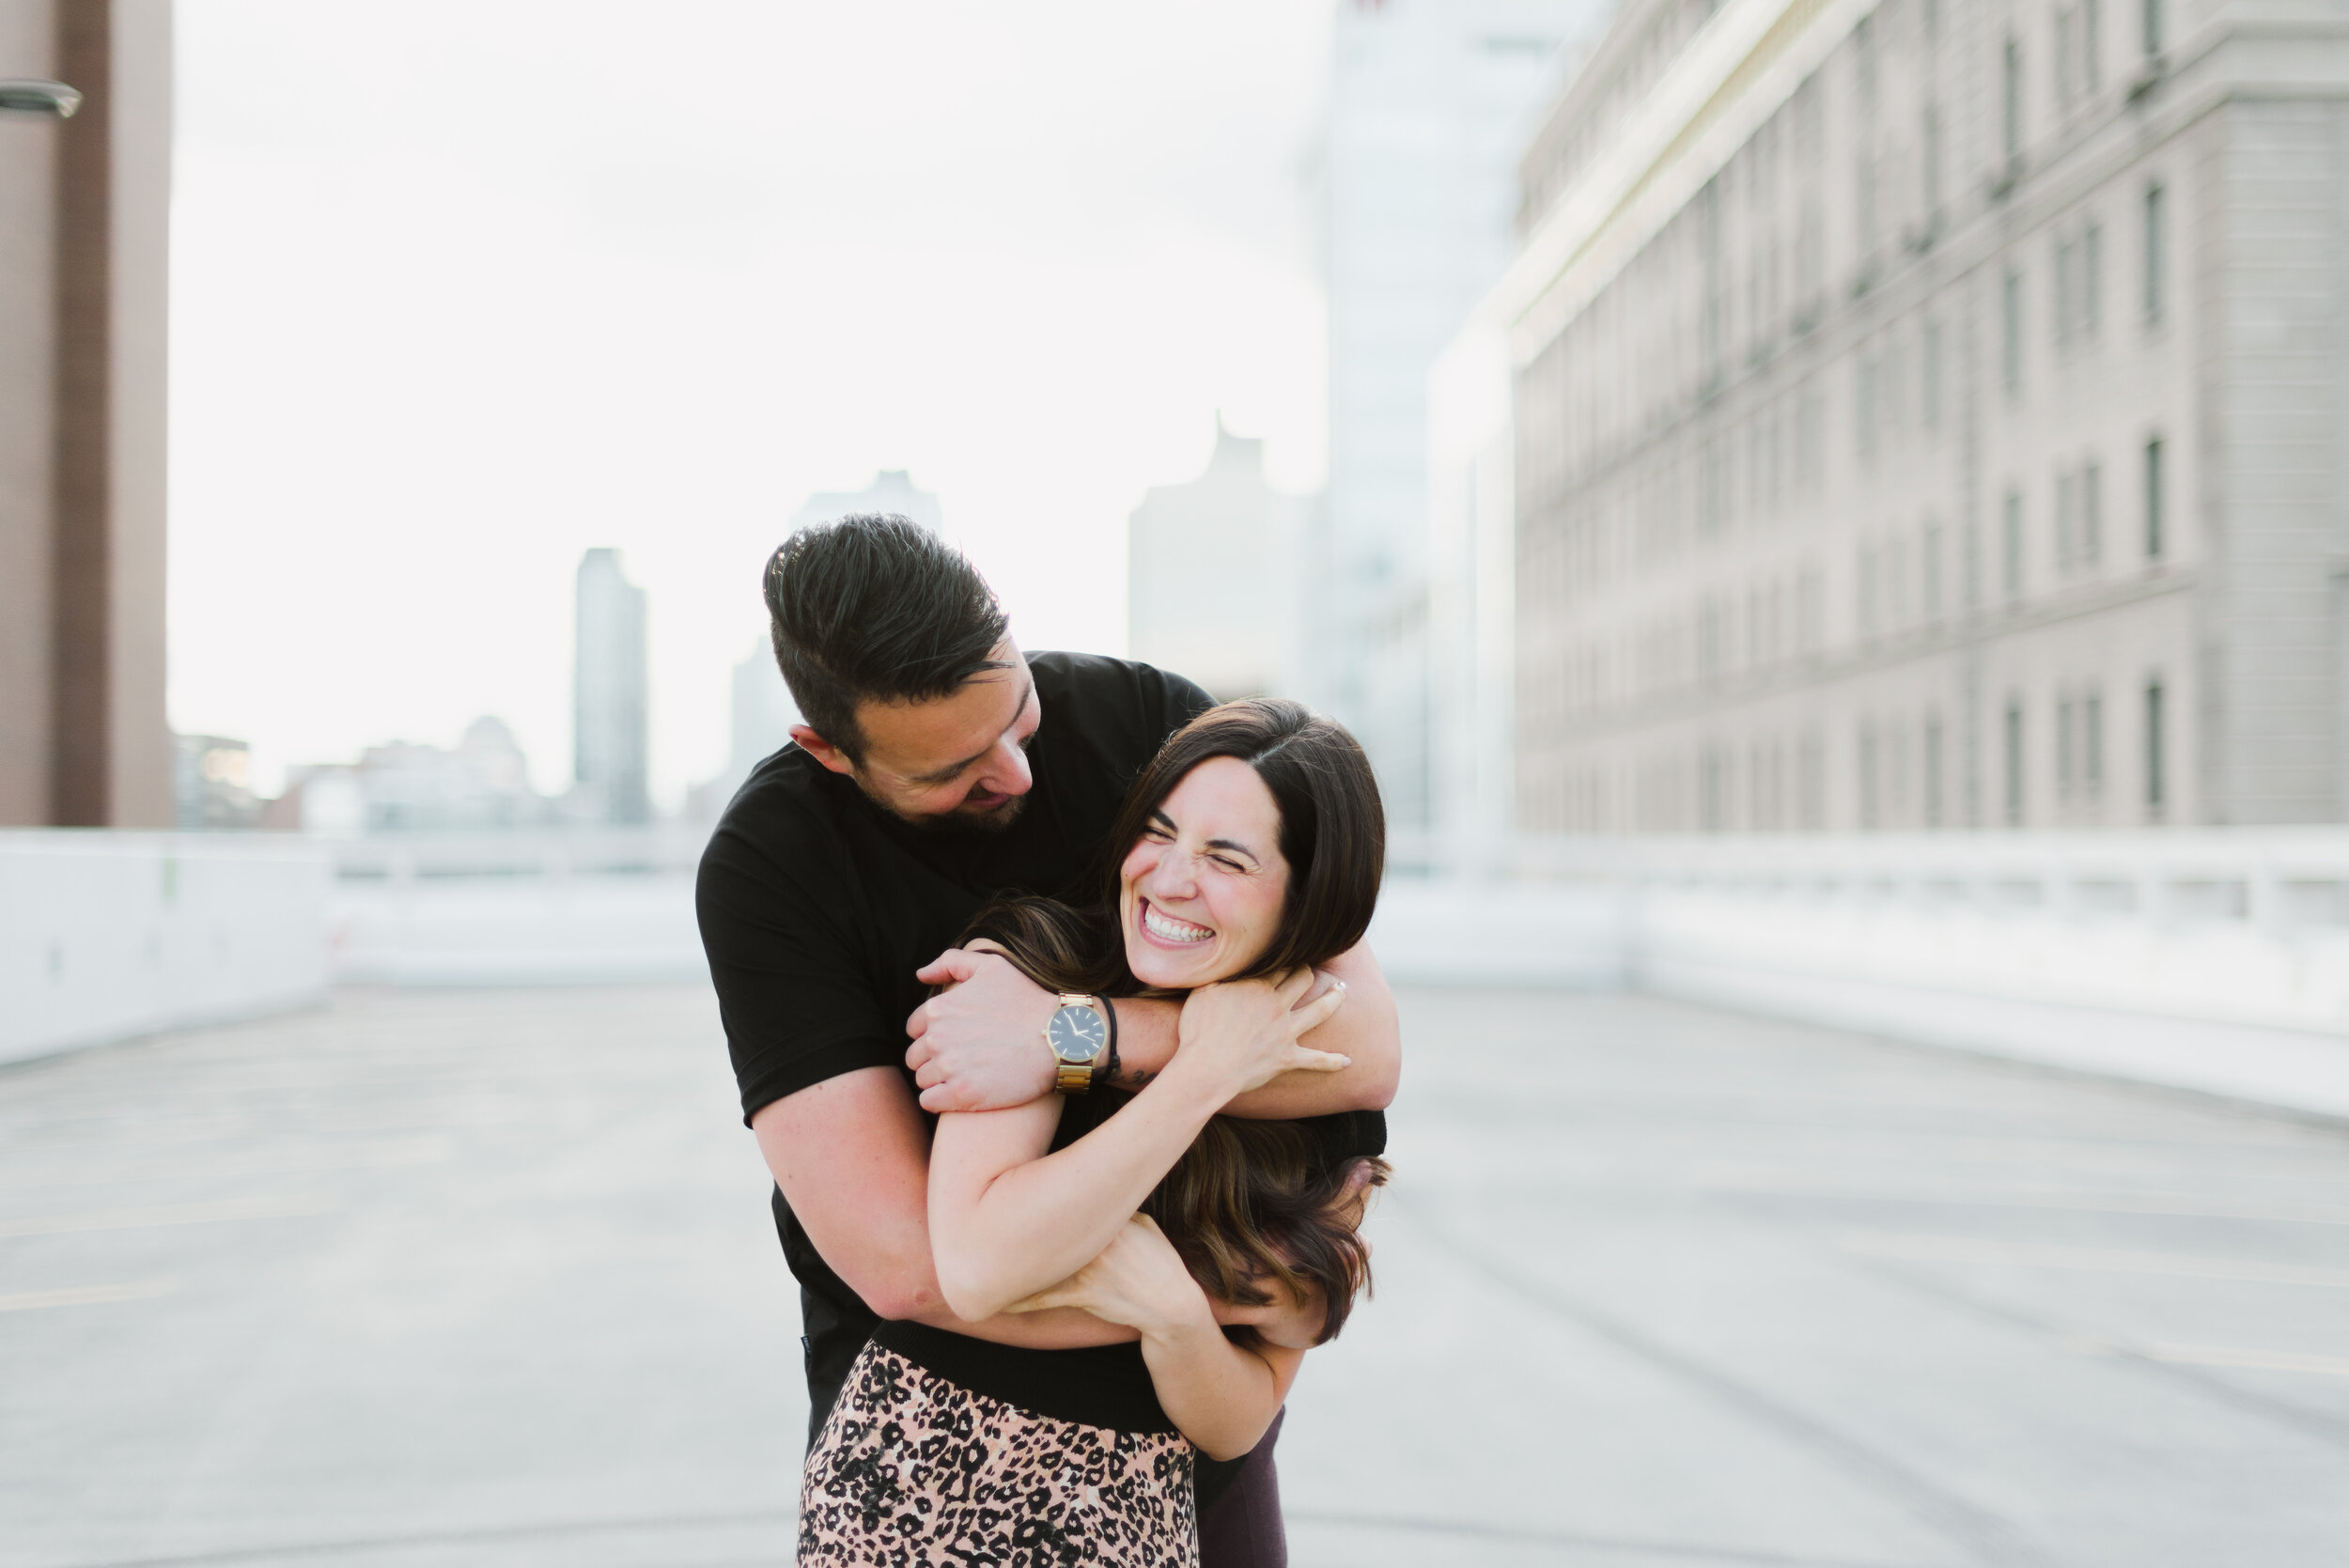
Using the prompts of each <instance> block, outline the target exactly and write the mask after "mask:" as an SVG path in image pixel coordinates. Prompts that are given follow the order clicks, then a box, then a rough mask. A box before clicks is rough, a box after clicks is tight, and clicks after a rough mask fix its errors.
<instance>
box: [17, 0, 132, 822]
mask: <svg viewBox="0 0 2349 1568" xmlns="http://www.w3.org/2000/svg"><path fill="white" fill-rule="evenodd" d="M171 23H172V8H171V5H170V0H14V3H12V4H9V5H7V6H0V78H9V79H12V80H21V79H27V78H29V79H36V80H37V81H38V80H47V81H51V82H55V83H60V84H62V85H64V86H66V87H68V88H70V89H73V93H72V94H49V95H45V94H44V93H43V92H41V91H40V90H39V89H38V88H34V89H32V90H25V89H19V90H17V91H14V92H11V93H10V94H9V95H8V102H7V104H6V106H0V824H20V825H40V824H44V823H54V824H58V825H62V826H73V827H150V828H163V827H169V826H170V825H171V822H172V819H173V815H174V805H173V755H174V753H173V742H172V737H171V730H170V727H169V725H168V724H167V722H165V720H164V716H163V459H164V442H163V415H164V352H165V343H164V338H165V331H164V327H165V318H166V314H167V304H168V294H169V289H168V282H167V272H168V266H169V260H170V256H169V250H170V217H171V93H172V66H171ZM75 95H78V102H79V107H78V110H77V111H76V112H75V113H74V114H73V115H72V116H71V117H70V118H65V117H61V116H59V115H58V114H57V113H56V112H55V110H56V109H60V108H66V107H70V106H72V104H73V102H74V101H75Z"/></svg>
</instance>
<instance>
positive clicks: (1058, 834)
mask: <svg viewBox="0 0 2349 1568" xmlns="http://www.w3.org/2000/svg"><path fill="white" fill-rule="evenodd" d="M1028 665H1029V668H1030V669H1031V670H1033V671H1034V675H1035V687H1036V696H1037V698H1038V700H1039V702H1040V704H1041V706H1042V708H1043V718H1042V722H1041V723H1040V725H1039V726H1038V728H1037V730H1036V733H1035V737H1034V741H1033V742H1032V743H1031V744H1030V746H1029V749H1028V760H1029V765H1030V767H1031V768H1033V769H1034V774H1035V783H1034V788H1033V789H1031V790H1030V792H1029V794H1028V799H1027V804H1026V806H1025V807H1024V808H1023V809H1022V811H1021V812H1020V815H1019V818H1018V819H1017V820H1016V821H1015V822H1014V823H1013V825H1012V826H1011V827H1010V828H1009V829H1008V830H1006V831H1002V832H995V833H988V832H973V831H926V830H923V829H918V828H915V827H912V826H910V824H908V823H905V822H903V821H900V820H899V819H898V818H896V817H894V816H892V815H889V814H888V813H886V812H884V811H882V810H881V809H880V808H879V807H878V806H876V805H874V804H873V803H872V802H871V801H870V800H867V799H865V797H864V795H863V792H862V791H861V790H859V789H858V788H857V786H856V785H855V784H854V783H852V782H851V781H849V780H848V779H846V778H844V777H842V776H841V775H839V774H837V773H834V772H832V771H831V770H830V769H828V768H823V767H822V766H820V765H819V764H818V763H817V761H816V759H815V758H813V757H811V756H809V755H808V754H807V753H804V752H802V751H801V750H800V748H799V747H798V746H796V745H792V746H786V747H785V748H784V749H783V750H782V751H780V752H777V753H775V754H774V755H772V756H770V757H769V758H767V760H766V761H764V762H762V763H760V764H759V765H758V767H757V768H755V769H754V770H753V772H752V774H751V776H750V779H749V782H747V783H746V784H743V786H742V787H741V789H740V790H739V791H738V792H737V793H736V795H735V797H734V800H733V801H732V802H731V803H730V804H729V805H728V806H727V807H726V811H725V815H724V816H723V818H722V819H721V820H720V822H719V824H718V829H717V831H716V832H715V833H714V834H713V835H711V838H710V841H709V846H708V848H707V849H706V850H704V851H703V853H702V862H701V876H700V881H699V885H698V887H697V888H696V891H695V902H696V906H697V908H698V910H699V913H700V918H701V933H702V945H703V947H704V948H705V949H706V950H707V952H708V956H709V973H710V979H711V981H712V982H713V983H714V984H715V986H716V987H717V991H718V1009H719V1014H720V1017H722V1018H723V1021H724V1024H725V1031H726V1047H727V1049H728V1050H729V1051H730V1052H731V1053H732V1055H733V1058H734V1075H735V1080H736V1082H737V1084H738V1085H739V1088H740V1090H741V1095H742V1114H743V1119H744V1120H745V1121H748V1120H749V1119H750V1117H751V1116H753V1115H754V1114H755V1113H756V1112H757V1111H758V1110H760V1108H762V1107H764V1106H766V1105H768V1104H770V1103H771V1102H772V1101H775V1100H779V1099H781V1098H783V1097H784V1096H785V1095H786V1094H795V1093H797V1092H798V1091H800V1090H801V1089H804V1088H807V1087H808V1086H809V1085H810V1084H814V1083H820V1082H822V1081H823V1080H824V1079H829V1078H834V1077H837V1076H838V1075H840V1074H842V1073H850V1072H855V1071H857V1070H858V1069H860V1068H863V1067H895V1068H897V1069H898V1070H900V1071H904V1069H905V1053H906V1047H907V1043H908V1042H907V1039H906V1031H905V1025H906V1018H907V1017H908V1016H909V1015H910V1014H911V1013H912V1012H913V1010H914V1009H915V1008H916V1007H919V1006H920V1005H921V1004H922V1001H923V1000H924V997H925V993H926V988H925V987H924V986H922V984H921V983H920V982H919V981H917V980H915V979H914V977H913V971H914V970H917V969H919V968H921V967H922V966H923V965H924V964H926V963H928V962H929V961H930V960H931V959H933V958H935V957H937V956H938V955H939V954H940V953H941V952H943V951H944V950H945V949H946V948H948V947H949V946H951V945H953V943H954V940H955V939H956V938H957V936H959V935H960V934H961V932H962V930H963V928H964V926H965V925H967V924H969V922H970V919H971V917H972V915H973V914H975V913H977V912H978V909H979V907H980V906H981V905H983V904H984V903H986V902H987V900H988V898H990V897H992V896H993V895H994V894H996V893H1002V892H1006V891H1015V890H1016V891H1020V892H1026V893H1042V894H1046V895H1048V896H1051V897H1056V898H1063V899H1067V900H1069V901H1071V902H1075V903H1087V902H1090V901H1092V900H1093V898H1094V897H1096V896H1097V893H1098V892H1099V890H1100V888H1101V885H1102V883H1101V880H1100V878H1101V877H1103V876H1105V874H1106V870H1107V868H1106V866H1105V865H1104V864H1103V863H1102V860H1101V856H1102V855H1103V853H1104V852H1105V851H1106V850H1107V848H1108V845H1107V844H1106V842H1105V841H1106V840H1107V838H1108V836H1109V831H1110V828H1111V826H1112V823H1113V822H1114V820H1115V818H1116V815H1117V809H1118V807H1119V806H1121V805H1122V804H1124V803H1125V799H1126V793H1127V790H1128V788H1129V787H1130V786H1131V785H1132V784H1133V781H1134V779H1135V778H1136V776H1137V775H1139V774H1140V773H1141V771H1142V769H1143V766H1144V765H1145V764H1147V763H1148V762H1149V760H1150V758H1151V757H1152V756H1154V755H1156V754H1157V753H1158V750H1159V746H1160V745H1162V744H1163V743H1164V742H1165V740H1166V737H1168V736H1170V735H1172V734H1174V733H1175V731H1176V730H1178V729H1180V728H1181V727H1182V726H1183V725H1184V724H1186V723H1188V722H1190V720H1191V719H1192V718H1194V717H1196V716H1197V715H1198V714H1200V713H1202V712H1204V711H1206V708H1207V707H1208V706H1210V702H1209V699H1208V697H1207V694H1206V692H1204V691H1201V690H1200V689H1199V688H1198V687H1196V686H1194V685H1192V684H1191V683H1190V681H1187V680H1185V679H1183V678H1182V677H1181V676H1180V675H1169V674H1166V673H1165V672H1162V671H1159V670H1156V669H1153V668H1151V667H1150V666H1149V665H1147V664H1137V663H1132V662H1129V661H1128V660H1118V659H1106V658H1101V657H1098V656H1096V655H1091V654H1070V653H1039V654H1033V655H1031V656H1030V657H1029V660H1028ZM907 1081H908V1084H909V1086H910V1084H911V1081H912V1075H911V1074H910V1073H909V1074H907ZM1072 1120H1073V1119H1072ZM1323 1120H1326V1121H1328V1122H1330V1126H1331V1128H1332V1129H1333V1130H1332V1131H1325V1132H1323V1137H1324V1141H1325V1142H1327V1143H1330V1144H1331V1145H1332V1147H1333V1150H1334V1148H1336V1147H1337V1146H1339V1145H1348V1146H1357V1145H1358V1147H1351V1148H1350V1152H1360V1153H1365V1154H1377V1153H1378V1152H1379V1148H1380V1146H1383V1144H1384V1142H1385V1132H1386V1128H1385V1122H1384V1118H1382V1117H1379V1116H1377V1115H1376V1114H1370V1115H1357V1116H1347V1117H1341V1118H1328V1119H1323ZM1334 1129H1342V1130H1334ZM1316 1130H1317V1131H1322V1129H1320V1128H1316ZM774 1206H775V1221H776V1228H777V1230H778V1232H779V1233H780V1234H781V1236H782V1239H783V1249H784V1255H785V1258H786V1261H787V1262H788V1263H789V1265H790V1267H791V1272H792V1273H793V1274H794V1275H796V1276H797V1277H798V1279H799V1281H800V1283H801V1287H802V1310H803V1314H804V1317H805V1322H806V1327H807V1341H808V1343H807V1349H808V1374H809V1382H810V1385H811V1387H810V1393H811V1395H812V1396H814V1405H815V1408H814V1412H813V1414H814V1417H815V1419H816V1420H817V1421H821V1420H822V1418H823V1416H824V1414H825V1412H826V1411H827V1410H828V1409H829V1408H830V1405H831V1402H832V1393H833V1391H834V1390H836V1389H837V1387H838V1380H839V1376H840V1375H841V1374H843V1373H845V1372H846V1370H847V1367H848V1362H849V1361H850V1360H851V1359H853V1358H854V1357H855V1355H856V1352H857V1351H858V1349H859V1348H861V1347H862V1346H863V1343H864V1341H865V1339H866V1337H867V1336H868V1335H869V1334H870V1333H871V1332H872V1329H873V1327H874V1325H875V1324H876V1323H877V1322H879V1319H878V1318H877V1317H875V1315H874V1314H873V1312H871V1311H869V1310H868V1309H867V1308H866V1307H865V1305H864V1303H863V1300H861V1299H860V1298H859V1297H858V1296H857V1295H856V1293H855V1292H853V1291H852V1290H850V1289H849V1288H848V1284H847V1283H846V1282H845V1281H842V1280H841V1278H840V1277H839V1275H837V1274H835V1273H834V1272H833V1271H832V1268H831V1266H830V1265H827V1264H826V1263H825V1262H824V1260H823V1259H822V1258H820V1257H818V1256H817V1252H816V1249H815V1248H814V1247H813V1246H812V1245H810V1244H809V1242H808V1239H807V1234H806V1232H805V1231H804V1230H803V1229H801V1226H800V1224H799V1221H798V1219H797V1217H795V1216H794V1215H793V1214H792V1213H791V1210H790V1207H789V1205H788V1204H786V1203H785V1202H784V1199H783V1194H782V1193H781V1192H780V1191H778V1192H776V1193H775V1195H774ZM1129 1353H1130V1347H1129ZM1046 1354H1059V1353H1046Z"/></svg>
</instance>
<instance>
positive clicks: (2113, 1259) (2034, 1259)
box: [1835, 1231, 2349, 1290]
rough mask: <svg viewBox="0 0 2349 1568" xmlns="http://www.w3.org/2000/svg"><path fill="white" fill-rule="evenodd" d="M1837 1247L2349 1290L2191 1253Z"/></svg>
mask: <svg viewBox="0 0 2349 1568" xmlns="http://www.w3.org/2000/svg"><path fill="white" fill-rule="evenodd" d="M1835 1244H1836V1245H1837V1246H1839V1247H1841V1248H1843V1250H1845V1251H1847V1252H1859V1253H1863V1254H1865V1255H1867V1256H1869V1257H1876V1258H1902V1259H1906V1260H1911V1261H1914V1262H1918V1263H1973V1264H1993V1265H2001V1266H2009V1267H2020V1268H2066V1269H2077V1270H2081V1271H2083V1272H2088V1273H2096V1274H2164V1275H2170V1276H2173V1277H2175V1278H2179V1279H2188V1280H2237V1281H2247V1282H2249V1283H2252V1284H2265V1285H2317V1286H2322V1287H2325V1288H2327V1289H2332V1290H2349V1268H2310V1267H2307V1266H2304V1265H2297V1264H2277V1263H2263V1262H2261V1261H2259V1260H2257V1259H2253V1258H2214V1257H2208V1256H2203V1255H2200V1254H2196V1253H2189V1252H2134V1251H2117V1250H2100V1249H2094V1248H2086V1247H2059V1246H2048V1245H2045V1244H2041V1243H2035V1242H2013V1241H1971V1240H1968V1239H1966V1238H1965V1237H1962V1236H1936V1235H1911V1234H1897V1233H1894V1234H1886V1233H1880V1232H1866V1231H1859V1232H1850V1233H1846V1234H1843V1235H1840V1236H1837V1237H1836V1238H1835Z"/></svg>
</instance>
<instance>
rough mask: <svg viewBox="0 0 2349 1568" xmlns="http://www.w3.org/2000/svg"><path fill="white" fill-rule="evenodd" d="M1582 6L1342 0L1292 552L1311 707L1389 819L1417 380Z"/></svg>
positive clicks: (1410, 765) (1472, 279)
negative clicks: (1301, 530)
mask: <svg viewBox="0 0 2349 1568" xmlns="http://www.w3.org/2000/svg"><path fill="white" fill-rule="evenodd" d="M1599 10H1600V6H1599V4H1598V0H1343V3H1342V4H1340V6H1339V7H1338V11H1337V16H1336V22H1335V31H1334V49H1335V54H1334V58H1333V62H1332V71H1331V79H1330V109H1329V124H1328V129H1327V136H1326V147H1325V153H1324V159H1325V162H1324V167H1323V179H1324V188H1323V191H1322V207H1323V210H1322V221H1323V225H1324V232H1323V242H1324V261H1325V266H1326V270H1327V286H1328V295H1329V309H1330V483H1329V493H1328V499H1327V503H1326V505H1325V508H1324V512H1323V521H1322V523H1321V524H1320V526H1318V527H1317V528H1316V530H1315V536H1314V537H1313V539H1312V540H1311V542H1310V545H1309V549H1308V553H1307V565H1306V575H1307V577H1308V579H1309V580H1310V581H1312V582H1314V584H1315V589H1316V593H1315V596H1314V597H1313V599H1312V601H1311V602H1312V604H1313V605H1314V606H1315V621H1314V623H1313V624H1312V625H1311V627H1310V628H1309V632H1308V637H1307V644H1308V648H1309V651H1310V653H1311V654H1312V656H1313V658H1312V663H1311V666H1310V667H1309V668H1308V669H1307V670H1306V672H1305V679H1306V685H1307V690H1308V691H1309V693H1310V695H1311V696H1312V697H1313V699H1314V700H1315V702H1317V703H1318V704H1320V705H1321V706H1325V707H1327V708H1329V709H1330V711H1332V712H1334V713H1336V714H1337V715H1338V716H1340V717H1341V718H1343V719H1345V720H1346V722H1348V723H1349V724H1351V725H1352V726H1353V727H1354V729H1355V731H1356V733H1357V734H1358V735H1359V736H1360V737H1361V740H1362V742H1363V744H1364V745H1365V746H1366V747H1367V748H1368V749H1369V751H1370V753H1371V756H1372V758H1373V760H1374V761H1375V762H1376V763H1377V766H1378V769H1379V775H1380V779H1381V782H1382V784H1384V787H1385V790H1386V794H1387V804H1388V810H1389V812H1390V814H1391V815H1392V816H1393V818H1394V819H1395V820H1396V821H1397V822H1399V823H1407V824H1408V823H1418V822H1423V821H1424V820H1425V819H1426V817H1427V815H1428V807H1427V802H1428V793H1429V786H1428V749H1429V748H1428V712H1427V708H1428V685H1427V675H1426V670H1425V661H1426V614H1427V603H1426V561H1425V555H1424V550H1423V543H1422V541H1423V538H1424V534H1425V519H1426V513H1427V499H1428V497H1427V378H1428V372H1429V369H1430V367H1431V365H1433V363H1434V361H1435V358H1436V355H1437V353H1438V352H1439V350H1440V349H1442V348H1443V346H1444V344H1445V343H1446V342H1447V341H1448V340H1449V339H1450V338H1451V336H1452V334H1454V333H1455V331H1456V330H1457V329H1458V327H1459V325H1460V322H1461V320H1462V319H1463V318H1465V317H1466V316H1467V315H1468V313H1469V310H1470V307H1471V306H1472V305H1473V304H1474V303H1476V301H1477V299H1478V297H1479V296H1480V295H1482V294H1483V293H1484V292H1485V290H1486V288H1487V287H1490V285H1491V284H1492V282H1493V280H1494V279H1495V278H1496V277H1498V276H1499V275H1500V273H1501V269H1502V268H1503V267H1504V266H1505V265H1506V264H1507V262H1508V260H1509V256H1510V254H1511V249H1512V246H1511V219H1512V216H1513V215H1514V213H1515V211H1516V209H1517V182H1516V174H1515V169H1516V159H1517V150H1518V148H1519V147H1521V146H1522V145H1523V140H1524V132H1525V121H1526V120H1527V118H1528V116H1530V115H1532V113H1533V112H1534V111H1535V110H1536V109H1537V108H1538V107H1539V105H1540V103H1541V101H1542V100H1543V99H1544V98H1545V97H1546V96H1547V95H1548V93H1549V92H1550V91H1552V90H1554V88H1555V87H1556V85H1557V80H1558V73H1559V69H1560V68H1559V56H1560V52H1561V48H1562V46H1563V45H1564V44H1565V43H1566V42H1567V41H1568V40H1569V39H1572V38H1573V37H1575V36H1576V35H1577V34H1578V33H1579V31H1581V30H1582V29H1583V28H1584V27H1585V26H1586V25H1587V24H1588V23H1589V22H1590V21H1591V20H1593V19H1595V17H1596V15H1597V14H1598V12H1599Z"/></svg>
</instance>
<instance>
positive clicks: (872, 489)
mask: <svg viewBox="0 0 2349 1568" xmlns="http://www.w3.org/2000/svg"><path fill="white" fill-rule="evenodd" d="M851 512H879V513H882V514H884V515H887V514H894V515H896V516H898V517H907V518H911V519H912V520H914V521H916V522H918V523H920V524H921V525H922V526H923V527H925V528H926V529H928V530H929V531H930V532H931V533H933V534H936V533H940V532H942V531H943V530H944V528H945V526H946V515H945V513H944V511H943V510H941V507H940V506H939V505H938V497H937V496H935V495H933V494H931V493H930V492H929V491H928V490H926V489H917V488H916V487H915V485H914V483H913V476H912V475H911V474H908V473H907V472H906V471H905V470H904V469H902V468H884V469H882V470H880V471H879V473H877V474H874V475H873V482H872V483H871V484H869V485H867V486H865V487H864V488H863V489H861V490H819V491H817V492H816V493H815V494H813V495H810V496H809V497H808V498H807V499H806V500H805V501H802V502H801V503H800V509H799V510H798V511H796V512H794V513H792V514H791V522H790V525H789V528H786V530H785V532H786V533H788V532H790V531H791V529H798V528H804V527H806V526H807V525H808V524H809V523H811V522H829V521H831V520H832V519H833V518H839V517H847V516H848V514H849V513H851ZM777 542H778V543H780V542H781V541H780V540H778V541H777Z"/></svg>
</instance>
